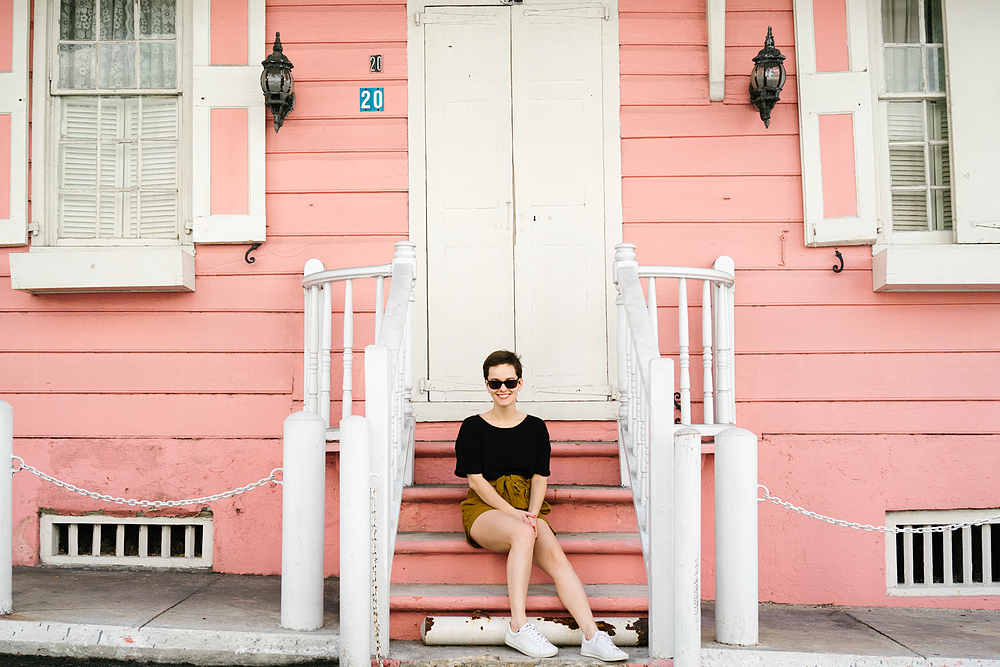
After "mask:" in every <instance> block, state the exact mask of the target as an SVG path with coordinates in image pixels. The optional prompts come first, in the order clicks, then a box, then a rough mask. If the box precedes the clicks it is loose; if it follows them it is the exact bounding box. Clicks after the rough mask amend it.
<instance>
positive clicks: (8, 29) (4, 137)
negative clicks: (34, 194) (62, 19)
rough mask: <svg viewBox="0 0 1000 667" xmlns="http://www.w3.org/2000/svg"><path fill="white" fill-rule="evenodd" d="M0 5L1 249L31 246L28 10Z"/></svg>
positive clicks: (16, 1) (19, 2) (22, 4)
mask: <svg viewBox="0 0 1000 667" xmlns="http://www.w3.org/2000/svg"><path fill="white" fill-rule="evenodd" d="M30 4H31V3H30V0H13V1H10V0H8V1H7V2H3V3H0V246H13V245H24V244H26V243H27V242H28V220H27V214H28V181H27V176H28V30H29V20H28V10H29V6H30Z"/></svg>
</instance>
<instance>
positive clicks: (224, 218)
mask: <svg viewBox="0 0 1000 667" xmlns="http://www.w3.org/2000/svg"><path fill="white" fill-rule="evenodd" d="M245 4H246V15H245V16H244V15H243V3H233V2H226V3H223V2H219V3H217V7H216V11H213V8H212V2H211V0H195V2H194V119H193V124H194V128H193V136H192V154H193V165H192V177H193V182H192V212H193V216H194V220H193V223H194V241H195V243H256V242H261V241H264V232H265V219H264V132H265V129H266V125H265V120H264V96H263V93H262V92H261V90H260V74H261V64H260V63H261V61H262V60H263V59H264V55H265V54H264V46H265V42H266V41H267V38H266V35H265V34H264V0H245ZM234 10H238V11H236V14H235V15H228V14H227V12H230V11H234ZM213 22H214V28H215V30H214V31H213ZM233 31H237V32H235V33H234V32H233ZM244 31H245V32H246V35H244V34H243V32H244ZM227 33H228V34H227ZM213 37H214V38H215V39H216V42H215V44H214V45H213V42H212V39H213ZM234 44H236V45H241V44H245V45H246V49H247V53H246V54H245V57H244V54H243V53H242V52H239V53H234V52H233V45H234ZM213 47H214V48H215V55H214V57H213ZM224 50H225V53H223V51H224ZM234 56H235V57H234ZM213 118H214V119H215V123H214V126H215V128H216V132H215V133H214V136H213V131H212V128H213ZM244 127H245V128H246V142H245V143H243V128H244ZM223 130H224V131H223ZM234 130H235V132H234ZM213 156H214V157H215V160H216V163H215V164H214V165H213V163H212V159H213ZM213 179H214V181H213Z"/></svg>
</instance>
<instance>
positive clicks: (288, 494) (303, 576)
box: [281, 412, 326, 630]
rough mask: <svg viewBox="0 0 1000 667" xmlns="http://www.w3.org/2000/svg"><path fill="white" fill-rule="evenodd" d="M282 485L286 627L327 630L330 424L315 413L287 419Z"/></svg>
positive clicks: (283, 581)
mask: <svg viewBox="0 0 1000 667" xmlns="http://www.w3.org/2000/svg"><path fill="white" fill-rule="evenodd" d="M281 466H282V478H283V484H282V487H281V627H283V628H287V629H289V630H316V629H318V628H321V627H323V548H324V541H323V530H324V524H325V521H326V422H325V421H324V420H323V418H322V417H320V416H319V415H317V414H315V413H312V412H296V413H294V414H291V415H288V417H286V418H285V424H284V453H283V460H282V463H281Z"/></svg>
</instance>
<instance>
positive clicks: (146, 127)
mask: <svg viewBox="0 0 1000 667" xmlns="http://www.w3.org/2000/svg"><path fill="white" fill-rule="evenodd" d="M140 138H142V139H147V140H159V141H176V140H177V99H176V98H173V97H167V98H164V97H149V98H146V99H145V100H143V103H142V136H141V137H140Z"/></svg>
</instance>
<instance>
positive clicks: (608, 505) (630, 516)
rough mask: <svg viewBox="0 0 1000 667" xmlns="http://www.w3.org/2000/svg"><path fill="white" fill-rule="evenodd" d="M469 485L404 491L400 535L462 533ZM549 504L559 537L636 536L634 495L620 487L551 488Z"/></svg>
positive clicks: (426, 487) (417, 487) (551, 519)
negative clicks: (571, 535)
mask: <svg viewBox="0 0 1000 667" xmlns="http://www.w3.org/2000/svg"><path fill="white" fill-rule="evenodd" d="M468 491H469V487H468V485H467V484H433V485H415V486H411V487H407V488H405V489H403V499H402V504H401V507H400V512H399V530H400V531H401V532H422V531H430V532H437V531H443V532H452V533H457V532H461V531H462V512H461V510H460V509H459V504H460V503H461V502H462V501H463V500H465V497H466V494H468ZM545 498H546V500H548V501H549V503H550V504H551V505H552V514H551V515H550V525H551V526H552V528H553V529H554V530H555V531H556V532H557V533H564V532H572V533H589V532H609V533H634V532H636V531H637V530H638V528H637V526H636V523H635V509H634V508H633V505H632V491H631V489H625V488H622V487H620V486H598V485H593V486H584V485H575V484H557V485H550V486H549V488H548V490H547V492H546V494H545Z"/></svg>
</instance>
